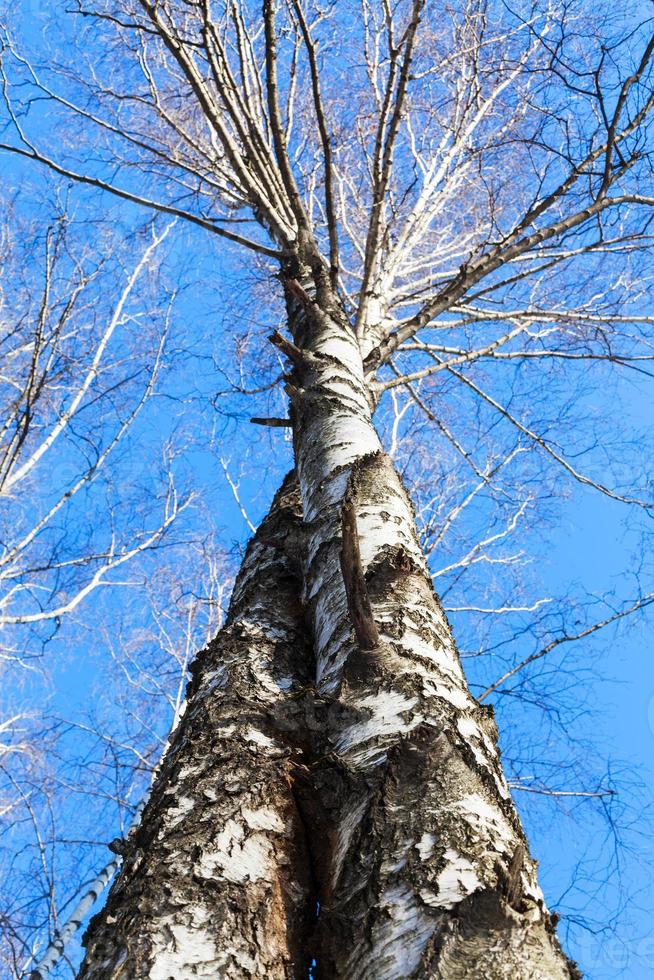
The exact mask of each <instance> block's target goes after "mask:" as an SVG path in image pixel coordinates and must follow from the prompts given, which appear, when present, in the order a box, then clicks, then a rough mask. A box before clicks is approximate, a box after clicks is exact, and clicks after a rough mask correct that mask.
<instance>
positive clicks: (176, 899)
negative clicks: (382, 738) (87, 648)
mask: <svg viewBox="0 0 654 980" xmlns="http://www.w3.org/2000/svg"><path fill="white" fill-rule="evenodd" d="M295 486H296V485H295V481H294V480H293V479H287V481H286V482H285V484H284V486H283V487H282V489H281V490H280V492H279V493H278V494H277V496H276V498H275V501H274V503H273V506H272V509H271V512H270V514H269V515H268V517H267V518H266V520H265V521H264V522H263V524H262V525H261V527H260V528H259V531H258V533H257V534H256V536H255V537H254V539H253V541H252V542H251V543H250V546H249V548H248V551H247V554H246V557H245V560H244V562H243V566H242V568H241V571H240V574H239V578H238V580H237V583H236V587H235V590H234V595H233V598H232V602H231V606H230V611H229V617H228V621H227V625H226V627H225V628H224V629H223V630H222V631H221V633H220V634H219V636H218V637H217V638H216V640H215V641H214V642H213V643H212V644H210V645H209V646H208V647H207V648H206V649H205V650H203V651H202V652H201V653H200V654H199V656H198V657H197V659H196V661H195V664H194V667H193V678H192V681H191V683H190V685H189V690H188V692H187V695H188V697H187V707H186V711H185V713H184V716H183V718H182V720H181V722H180V724H179V726H178V728H177V730H176V731H175V733H174V734H173V736H172V738H171V745H170V749H169V751H168V753H167V755H166V758H165V760H164V762H163V765H162V767H161V771H160V772H159V774H158V776H157V779H156V780H155V784H154V787H153V791H152V795H151V798H150V800H149V802H148V805H147V806H146V808H145V811H144V814H143V818H142V821H141V824H140V827H139V828H138V830H137V831H136V833H134V834H131V835H130V837H129V839H128V840H127V841H126V842H125V861H124V865H123V869H122V872H121V874H120V875H119V877H118V879H117V881H116V883H115V884H114V886H113V888H112V890H111V894H110V897H109V901H108V902H107V905H106V907H105V908H104V909H103V911H102V912H101V913H100V914H99V915H98V916H96V917H95V918H94V919H93V920H92V922H91V925H90V928H89V930H88V933H87V936H86V937H85V943H86V946H87V955H86V959H85V961H84V964H83V966H82V969H81V972H80V974H79V975H80V977H81V978H83V980H96V978H102V980H109V978H112V980H113V978H116V980H117V978H119V977H120V978H121V980H140V978H145V977H148V978H151V980H168V978H174V980H186V978H191V977H203V978H206V980H209V978H215V977H225V978H227V977H230V978H231V977H289V978H290V977H296V976H299V975H301V963H303V962H304V960H305V958H306V950H305V937H306V935H307V931H308V917H309V916H310V915H311V902H310V896H311V895H312V893H313V887H312V883H311V880H310V870H309V869H310V861H309V859H308V853H307V845H306V838H305V832H304V828H303V824H302V818H301V816H300V814H299V811H298V808H297V805H296V802H295V799H294V795H293V790H292V786H293V780H294V770H295V768H296V767H297V765H298V762H299V760H298V758H297V753H296V751H295V748H294V743H293V741H292V730H293V726H294V724H295V714H296V711H297V704H296V702H297V694H298V691H300V690H301V689H302V688H303V687H306V681H302V680H301V678H302V677H304V676H306V675H307V673H308V671H309V669H310V664H309V662H308V659H307V656H308V649H309V647H308V645H307V643H306V638H305V632H304V623H303V618H302V611H301V607H300V605H299V602H298V580H297V570H298V569H297V561H296V559H295V552H296V550H297V541H298V534H297V532H298V526H299V508H298V497H297V491H296V489H295ZM314 918H315V915H314Z"/></svg>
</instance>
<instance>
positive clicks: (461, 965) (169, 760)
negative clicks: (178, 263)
mask: <svg viewBox="0 0 654 980" xmlns="http://www.w3.org/2000/svg"><path fill="white" fill-rule="evenodd" d="M78 8H79V14H80V15H83V19H82V24H83V23H84V21H89V22H91V23H92V25H93V26H92V28H91V30H92V32H93V34H91V32H90V31H88V30H87V31H86V32H84V28H83V27H82V31H83V36H84V38H85V40H86V41H87V42H88V44H89V46H90V53H89V59H88V62H87V65H86V72H85V73H81V72H79V71H76V69H75V68H74V67H73V68H71V69H70V70H69V71H67V70H61V69H60V70H59V77H57V74H58V73H57V71H50V70H48V69H43V70H42V69H37V68H36V67H35V66H33V65H30V64H29V63H28V62H27V61H26V59H25V58H24V57H23V55H22V54H21V53H20V51H19V50H18V49H17V48H15V47H14V46H12V44H11V43H10V42H9V40H7V41H6V42H5V47H4V56H5V57H4V66H5V69H4V70H5V79H6V81H5V87H4V95H5V105H6V110H7V114H8V115H7V120H8V129H7V130H6V131H7V132H11V138H9V137H6V138H5V140H4V143H3V146H4V149H6V150H9V151H11V152H13V153H16V154H20V155H22V156H24V157H27V158H30V159H32V160H34V161H36V162H40V163H42V164H44V165H45V166H47V167H48V168H49V169H50V170H52V171H54V172H55V173H58V174H59V175H61V176H63V177H66V178H69V179H72V180H75V181H78V182H81V183H85V184H87V185H91V186H93V187H95V188H99V189H103V190H105V191H106V192H108V193H112V194H114V195H117V196H118V197H121V198H123V199H125V200H127V201H130V202H132V203H136V204H140V205H143V206H146V207H148V208H153V209H155V210H158V211H160V212H164V213H167V214H172V215H175V216H177V217H179V218H184V219H186V220H188V221H190V222H192V223H193V224H195V225H199V226H201V227H203V228H205V229H206V230H207V231H209V232H211V233H213V234H216V235H218V236H219V237H221V238H222V239H226V240H229V241H230V242H231V243H232V244H235V245H238V246H239V247H240V248H242V249H246V250H249V252H250V253H251V255H252V260H253V262H256V263H257V264H259V266H261V264H265V267H266V268H269V269H270V270H271V271H272V270H274V274H275V276H276V277H277V279H278V281H279V288H280V290H281V293H282V295H283V300H284V303H285V309H286V327H287V329H286V331H285V332H284V333H282V332H281V331H276V332H275V333H273V335H272V337H271V338H270V340H271V342H272V344H273V345H274V347H275V348H277V350H278V351H279V352H281V354H282V355H283V357H284V359H285V363H286V371H287V373H286V376H285V391H286V393H287V395H288V401H289V414H288V418H285V417H281V418H269V419H258V421H259V422H260V423H262V422H263V423H264V424H268V425H270V426H271V427H274V428H276V427H280V428H290V429H291V430H292V436H293V445H294V452H295V471H294V473H293V474H291V475H289V477H288V478H287V480H286V481H285V483H284V485H283V486H282V488H281V489H280V490H279V492H278V494H277V496H276V498H275V501H274V503H273V506H272V509H271V511H270V513H269V515H268V517H267V518H266V519H265V520H264V522H263V523H262V525H261V526H260V528H259V530H258V531H257V533H256V535H255V536H254V538H253V540H252V542H251V543H250V546H249V549H248V552H247V555H246V557H245V560H244V563H243V566H242V568H241V571H240V574H239V577H238V580H237V583H236V587H235V591H234V595H233V598H232V602H231V606H230V611H229V614H228V618H227V623H226V625H225V627H224V629H223V630H222V631H221V632H220V633H219V634H218V636H217V638H216V639H215V640H214V641H213V642H212V643H211V644H209V646H208V647H207V648H206V649H205V650H203V651H202V653H201V654H200V655H199V657H198V658H197V659H196V661H195V663H194V665H193V668H192V682H191V685H190V689H189V694H188V706H187V709H186V711H185V713H184V715H183V718H182V719H181V723H180V724H179V726H178V728H177V730H176V732H175V734H174V737H173V739H172V744H171V747H170V750H169V751H168V753H167V755H166V757H165V759H164V761H163V763H162V766H161V769H160V771H159V774H158V777H157V779H156V781H155V784H154V786H153V791H152V795H151V797H150V800H149V802H148V804H147V806H146V808H145V810H144V813H143V817H142V820H141V823H140V826H139V828H138V830H136V831H135V832H134V833H133V834H131V835H130V836H129V838H128V840H127V841H125V842H124V845H123V847H122V851H123V856H124V865H123V869H122V871H121V874H120V876H119V877H118V879H117V881H116V883H115V884H114V886H113V888H112V891H111V895H110V897H109V900H108V903H107V905H106V908H105V910H104V912H103V913H101V914H100V915H99V916H97V917H96V918H95V919H94V920H93V922H92V924H91V927H90V930H89V933H88V935H87V940H86V944H87V956H86V959H85V962H84V964H83V966H82V970H81V974H80V976H81V977H83V978H91V977H98V978H99V977H118V976H126V975H127V976H134V977H146V976H148V977H152V978H159V980H162V978H168V977H178V976H214V975H216V974H219V975H220V976H225V977H242V976H272V977H283V976H298V975H302V973H303V971H305V969H306V960H307V958H309V959H310V958H311V957H315V958H316V960H317V962H318V970H319V971H320V974H321V975H324V976H326V977H330V976H340V977H348V978H357V977H360V978H364V977H365V978H373V977H374V978H379V977H384V978H399V977H407V976H418V977H421V976H425V977H426V976H433V977H443V978H445V977H447V978H455V977H473V976H482V975H483V976H485V977H489V978H490V977H496V978H501V977H510V976H515V975H517V976H537V977H548V978H550V977H552V978H554V977H574V976H577V975H578V972H577V969H576V967H575V966H574V964H572V963H570V962H569V961H568V960H567V959H566V957H565V955H564V953H563V952H562V950H561V947H560V945H559V943H558V940H557V938H556V935H555V928H554V922H553V919H552V917H551V916H550V914H549V912H548V910H547V908H546V906H545V903H544V900H543V897H542V893H541V891H540V888H539V886H538V883H537V880H536V868H535V863H534V862H533V860H532V859H531V857H530V856H529V851H528V846H527V842H526V840H525V838H524V834H523V831H522V829H521V825H520V821H519V819H518V816H517V813H516V810H515V807H514V804H513V802H512V799H511V794H510V790H509V787H508V785H507V782H506V779H505V776H504V774H503V771H502V767H501V765H500V760H499V755H498V751H497V730H496V726H495V722H494V718H493V712H492V709H491V708H490V707H488V706H487V705H486V704H485V703H480V701H479V700H476V699H475V698H474V697H473V696H472V695H471V693H470V691H469V689H468V686H467V683H466V679H465V677H464V674H463V671H462V669H461V664H460V660H459V657H458V654H457V651H456V647H455V645H454V640H453V637H452V633H451V630H450V627H449V625H448V622H447V620H446V617H445V615H444V612H443V610H442V608H441V605H440V603H439V601H438V600H437V598H436V596H435V593H434V590H433V583H432V574H431V573H430V570H429V567H428V564H427V560H426V559H427V555H426V553H428V552H429V551H430V550H431V551H434V550H437V549H438V544H439V537H438V536H439V534H440V533H441V530H442V526H443V520H442V517H441V519H439V520H438V521H436V523H435V525H434V527H432V526H430V523H429V519H428V522H427V524H426V525H425V526H424V527H421V531H422V532H423V533H422V541H420V540H419V538H418V529H417V525H416V515H415V513H414V510H413V508H412V505H411V501H410V499H409V496H408V494H407V491H406V489H405V487H404V485H403V483H402V480H401V479H400V477H399V475H398V472H397V470H396V469H395V467H394V465H393V459H392V458H391V456H390V455H389V454H387V453H385V452H383V450H382V445H381V442H380V438H379V435H378V432H377V429H376V426H375V423H374V422H373V414H374V412H375V410H376V408H377V406H378V405H379V406H380V407H381V406H382V404H383V400H384V399H389V398H394V397H396V396H395V395H394V394H393V393H394V392H397V391H402V392H404V393H406V394H407V396H408V397H409V398H410V399H411V402H412V405H413V406H415V407H416V408H417V409H419V410H420V412H421V413H422V414H423V417H424V419H425V420H426V421H427V422H428V423H429V425H430V426H433V427H435V428H436V429H438V431H439V433H441V435H443V436H444V437H445V438H446V439H447V441H448V444H449V445H450V446H451V447H453V449H454V451H456V452H457V453H459V454H460V455H461V456H462V457H463V458H465V460H466V464H467V465H468V464H469V465H470V467H471V468H473V469H474V468H476V469H477V471H478V472H477V473H476V476H477V478H478V481H479V482H480V483H481V485H482V486H484V485H489V484H492V483H493V480H494V479H495V477H496V475H497V471H498V469H499V470H500V471H501V469H502V467H503V466H505V465H506V466H509V465H512V461H513V460H514V459H515V457H516V456H517V455H520V454H522V453H525V452H527V451H529V452H530V453H535V454H537V455H538V456H542V457H543V458H544V459H546V460H547V461H549V462H551V464H552V465H553V466H554V467H556V468H557V469H558V471H559V473H560V474H562V475H565V476H566V478H569V479H571V480H574V481H577V482H578V483H580V484H582V485H584V486H587V487H589V488H591V489H593V490H594V491H596V492H597V493H599V494H602V495H604V496H605V497H608V498H611V499H614V500H616V501H620V502H622V503H624V504H625V505H629V506H630V507H632V508H638V509H641V510H644V511H649V510H650V509H651V507H652V500H651V495H650V494H649V489H650V488H649V486H648V483H647V478H646V474H643V478H642V479H641V478H640V476H639V475H637V476H636V478H635V479H631V478H628V479H627V478H624V477H620V478H618V479H616V480H613V479H612V474H611V467H610V464H609V465H608V466H606V465H599V464H598V462H597V460H596V459H595V460H594V461H593V459H592V456H588V463H589V468H586V467H585V466H583V465H580V463H579V462H578V459H577V457H578V456H580V455H583V452H582V449H581V447H579V446H577V445H575V435H574V433H572V434H571V433H570V432H569V430H568V428H567V426H566V425H565V422H566V420H565V419H564V420H563V425H562V426H561V427H560V428H556V426H555V424H554V423H552V424H551V425H548V426H547V427H546V429H545V430H541V429H539V427H538V426H537V425H536V424H535V423H534V421H532V418H531V417H530V410H529V403H528V399H527V400H526V401H525V403H523V406H522V408H521V410H519V411H518V410H516V407H515V401H514V399H513V398H511V399H509V400H508V401H507V400H506V399H504V398H503V397H502V396H501V395H500V394H497V393H496V387H500V385H498V383H497V382H495V383H494V381H493V379H494V378H495V377H496V375H495V374H494V373H492V372H493V371H494V370H495V366H496V365H498V366H499V365H500V363H501V364H504V365H505V370H507V371H513V370H514V367H513V366H514V365H516V364H518V365H520V367H521V370H524V372H525V373H526V372H528V371H529V370H531V368H530V367H528V365H530V364H531V363H532V362H537V364H538V365H539V369H540V370H542V372H547V371H550V370H553V369H552V365H553V364H554V365H556V369H557V370H558V369H559V367H560V366H561V365H564V364H568V362H570V363H571V364H572V365H574V364H575V363H576V362H577V361H582V362H583V363H584V365H589V364H592V363H594V362H596V361H601V362H602V363H604V364H605V365H607V366H608V365H610V366H613V367H614V368H615V369H616V370H630V369H637V370H639V371H642V370H647V368H646V362H648V361H650V360H651V359H652V347H651V323H652V317H651V315H650V314H649V312H648V310H647V300H648V298H649V295H650V292H651V283H650V280H649V273H647V271H646V267H645V265H644V258H645V257H646V256H647V255H648V248H649V240H650V231H649V229H650V221H651V218H652V214H653V213H654V212H653V211H652V207H653V206H654V198H652V197H651V196H650V195H649V194H648V190H647V184H648V181H649V180H650V178H651V165H650V164H651V161H650V156H649V146H648V136H649V126H650V118H651V110H652V108H653V106H654V96H653V95H652V85H651V81H652V68H651V66H652V58H653V56H654V39H653V38H652V37H651V34H650V32H649V30H648V25H647V24H646V23H642V22H638V21H637V20H636V19H635V15H633V14H632V15H629V14H625V13H623V12H617V13H616V12H611V11H610V10H609V8H608V7H607V8H606V9H604V8H603V7H601V6H600V7H598V8H596V9H594V10H593V11H589V10H588V9H587V8H588V5H587V4H575V3H570V4H567V3H566V4H564V3H559V2H556V3H555V2H553V3H547V2H542V0H537V2H534V3H522V4H518V5H517V9H511V8H509V7H508V6H507V5H505V4H504V3H503V2H501V0H496V2H495V0H492V2H488V3H484V2H482V0H469V2H466V0H462V2H460V3H455V4H453V5H452V6H451V7H450V8H447V9H446V10H445V11H443V10H442V9H440V8H439V9H438V10H435V9H433V8H431V7H430V6H429V5H427V4H426V3H425V2H424V0H406V2H400V3H397V4H395V5H391V4H388V3H386V2H384V0H382V2H380V3H369V2H367V0H364V2H362V3H361V4H354V3H353V4H349V3H348V4H343V5H341V4H339V5H338V8H336V7H334V6H331V5H325V6H324V8H323V7H322V6H321V5H320V4H319V3H302V2H301V0H288V2H284V3H282V2H279V3H276V2H275V0H265V2H264V3H263V10H261V8H260V6H259V4H250V3H247V2H245V0H243V2H240V3H237V2H227V3H213V4H212V3H210V2H209V0H191V2H181V0H179V2H177V0H159V2H150V0H138V2H137V0H134V2H129V0H126V2H122V3H121V2H117V0H116V2H112V0H100V2H99V3H97V4H95V5H93V6H91V5H88V6H87V5H86V4H84V3H83V2H79V3H78ZM630 16H631V19H630ZM100 52H104V55H103V56H101V55H100ZM344 70H345V72H346V75H347V87H346V90H345V91H344V84H343V79H342V72H343V71H344ZM37 95H38V99H37V98H36V96H37ZM44 104H45V105H48V107H49V109H50V110H51V111H52V112H54V113H60V114H61V119H62V120H66V122H67V125H68V132H69V134H70V136H71V138H70V139H69V141H68V142H67V143H66V144H65V145H64V146H63V147H61V148H60V147H54V146H53V147H49V146H47V145H44V144H43V143H42V141H40V140H39V137H38V127H37V126H36V125H34V123H33V119H34V116H35V115H37V116H38V112H39V111H40V109H39V108H38V107H39V106H42V105H44ZM32 105H35V106H37V108H35V109H34V110H33V111H32V110H31V106H32ZM35 121H36V122H38V118H36V120H35ZM88 148H93V159H94V160H96V161H98V162H97V164H96V166H95V169H89V168H88V166H87V165H86V162H85V160H86V154H85V150H86V149H88ZM145 175H147V193H146V176H145ZM643 270H645V271H643ZM491 365H493V367H492V368H491ZM541 366H542V367H541ZM569 370H570V371H572V370H573V368H572V367H570V368H569ZM572 377H574V375H572ZM500 390H502V391H505V389H502V388H500ZM464 398H465V399H470V400H471V402H472V404H474V405H475V406H476V408H475V409H474V411H476V412H477V413H483V415H484V417H486V416H487V415H490V416H494V417H495V419H496V424H501V425H503V426H508V427H509V429H510V430H511V431H512V432H513V435H514V439H515V446H514V449H513V450H510V451H509V450H507V451H506V452H504V453H503V455H502V456H501V457H500V458H497V459H495V460H494V461H491V463H490V465H489V466H488V467H483V468H481V469H480V467H479V464H478V462H477V461H476V460H475V459H472V458H471V457H470V453H469V452H467V450H466V448H465V432H464V433H463V435H462V434H461V433H460V432H457V431H456V429H457V426H456V423H457V411H456V406H457V405H458V404H459V401H458V400H459V399H461V400H463V399H464ZM452 406H455V408H454V410H453V409H452ZM412 410H413V409H412ZM608 447H610V440H607V442H606V448H607V449H608ZM441 491H442V488H441V487H439V486H437V485H435V486H434V487H433V497H434V498H435V499H436V501H437V503H436V508H437V507H438V500H439V495H440V494H441ZM463 505H464V503H463V502H461V503H460V504H459V506H463ZM512 506H513V510H514V514H513V517H509V522H508V525H507V530H510V528H511V521H512V520H515V521H518V520H519V519H520V515H521V513H523V512H524V509H525V508H526V507H527V506H528V504H527V503H526V502H525V503H524V507H523V506H522V503H521V502H520V501H519V502H518V504H517V506H515V502H513V503H512ZM521 508H522V510H521ZM418 516H419V517H420V515H418ZM445 524H447V517H446V519H445ZM493 533H494V532H491V531H489V533H488V535H486V536H485V537H482V539H481V543H477V542H472V543H471V544H470V546H469V548H468V549H467V550H466V551H464V552H463V554H462V557H461V567H462V568H469V567H471V565H473V564H475V562H476V559H477V557H479V556H480V555H482V554H485V553H487V552H486V551H485V550H484V549H485V548H486V549H487V548H488V547H489V546H490V545H491V544H492V541H491V539H492V538H493ZM498 533H499V532H498ZM437 581H438V577H437ZM648 601H650V600H649V597H647V596H640V597H639V598H638V599H637V600H636V601H635V602H634V603H633V604H632V607H631V608H640V607H642V605H644V604H645V603H646V602H648ZM621 614H622V613H620V615H621ZM618 615H619V614H618V613H616V614H615V615H614V616H613V617H605V618H608V619H610V618H613V619H615V618H616V617H617V616H618ZM601 622H602V621H600V623H598V624H594V628H597V627H598V626H599V625H601ZM578 632H579V633H580V634H581V633H583V630H579V631H578ZM565 639H566V640H569V639H572V636H566V637H565ZM547 653H548V651H547V650H545V649H544V651H543V652H542V653H541V651H538V654H539V655H542V656H546V655H547ZM507 677H508V674H507V675H506V676H503V677H501V678H499V680H498V681H497V683H496V684H494V685H491V686H489V687H488V688H487V690H486V691H485V692H484V696H485V697H486V696H488V695H489V694H490V693H491V691H492V690H493V689H494V687H497V686H498V685H501V684H503V683H504V682H505V680H506V679H507ZM485 697H484V699H483V700H485ZM316 903H319V909H320V915H319V918H318V919H317V921H316V918H315V911H314V910H315V905H316Z"/></svg>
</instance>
